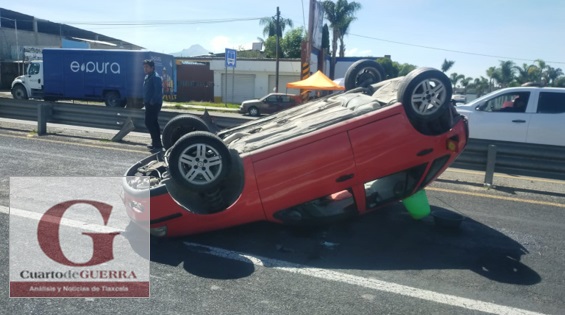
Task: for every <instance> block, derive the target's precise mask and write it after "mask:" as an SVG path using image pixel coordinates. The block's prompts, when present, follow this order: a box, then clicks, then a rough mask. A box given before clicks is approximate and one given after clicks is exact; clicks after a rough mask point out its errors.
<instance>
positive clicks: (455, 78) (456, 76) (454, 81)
mask: <svg viewBox="0 0 565 315" xmlns="http://www.w3.org/2000/svg"><path fill="white" fill-rule="evenodd" d="M464 78H465V76H464V75H462V74H458V73H457V72H453V73H452V74H450V75H449V79H450V80H451V84H453V88H455V87H456V86H457V82H459V80H462V79H464Z"/></svg>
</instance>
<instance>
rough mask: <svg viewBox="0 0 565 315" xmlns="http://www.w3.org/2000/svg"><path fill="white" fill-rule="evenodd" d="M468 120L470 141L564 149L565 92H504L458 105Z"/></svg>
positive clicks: (527, 89) (525, 89)
mask: <svg viewBox="0 0 565 315" xmlns="http://www.w3.org/2000/svg"><path fill="white" fill-rule="evenodd" d="M457 111H459V112H460V113H461V114H463V115H465V116H467V117H468V119H469V126H470V130H471V134H470V137H471V138H476V139H486V140H497V141H511V142H520V143H533V144H545V145H556V146H565V137H564V136H563V135H565V123H564V122H565V89H564V88H550V87H535V86H526V87H524V86H522V87H513V88H505V89H500V90H497V91H494V92H492V93H490V94H487V95H485V96H483V97H480V98H478V99H476V100H474V101H472V102H470V103H468V104H465V105H458V106H457Z"/></svg>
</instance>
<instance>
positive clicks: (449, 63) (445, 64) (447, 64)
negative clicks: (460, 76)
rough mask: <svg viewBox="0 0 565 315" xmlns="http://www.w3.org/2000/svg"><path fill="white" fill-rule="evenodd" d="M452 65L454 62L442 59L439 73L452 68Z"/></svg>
mask: <svg viewBox="0 0 565 315" xmlns="http://www.w3.org/2000/svg"><path fill="white" fill-rule="evenodd" d="M454 63H455V61H453V60H447V59H443V64H442V65H441V71H443V72H447V71H449V69H451V67H453V64H454Z"/></svg>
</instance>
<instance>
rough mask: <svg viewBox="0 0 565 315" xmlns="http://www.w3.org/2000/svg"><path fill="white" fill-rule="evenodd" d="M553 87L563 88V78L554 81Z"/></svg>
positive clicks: (564, 85)
mask: <svg viewBox="0 0 565 315" xmlns="http://www.w3.org/2000/svg"><path fill="white" fill-rule="evenodd" d="M553 86H556V87H565V77H559V78H557V79H555V82H554V83H553Z"/></svg>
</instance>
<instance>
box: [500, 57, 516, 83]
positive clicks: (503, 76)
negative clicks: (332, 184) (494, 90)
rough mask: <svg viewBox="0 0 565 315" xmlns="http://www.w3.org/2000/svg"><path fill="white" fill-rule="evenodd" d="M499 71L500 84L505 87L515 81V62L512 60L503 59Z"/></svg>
mask: <svg viewBox="0 0 565 315" xmlns="http://www.w3.org/2000/svg"><path fill="white" fill-rule="evenodd" d="M497 71H499V83H500V86H501V87H503V88H505V87H507V86H509V85H510V83H511V82H512V81H514V62H513V61H510V60H501V61H500V68H498V69H497Z"/></svg>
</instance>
